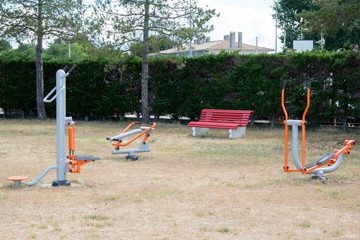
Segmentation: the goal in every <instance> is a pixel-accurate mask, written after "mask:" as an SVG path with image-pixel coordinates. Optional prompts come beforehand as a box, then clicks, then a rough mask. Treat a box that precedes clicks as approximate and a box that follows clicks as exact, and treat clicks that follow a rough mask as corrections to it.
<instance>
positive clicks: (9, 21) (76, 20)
mask: <svg viewBox="0 0 360 240" xmlns="http://www.w3.org/2000/svg"><path fill="white" fill-rule="evenodd" d="M84 11H85V8H84V5H83V3H82V1H79V0H52V1H47V0H0V30H1V36H2V37H7V38H10V37H12V38H15V39H16V40H25V39H26V40H30V41H31V40H35V41H36V93H37V98H36V102H37V112H38V118H39V119H45V118H46V112H45V107H44V102H43V101H42V99H43V96H44V80H43V60H42V51H43V40H44V39H50V38H51V37H59V38H64V37H65V36H69V35H73V34H75V33H77V32H79V31H80V29H81V27H82V19H83V16H84Z"/></svg>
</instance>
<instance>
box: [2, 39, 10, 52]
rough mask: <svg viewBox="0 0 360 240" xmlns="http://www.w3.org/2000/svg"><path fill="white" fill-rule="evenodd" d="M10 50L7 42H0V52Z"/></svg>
mask: <svg viewBox="0 0 360 240" xmlns="http://www.w3.org/2000/svg"><path fill="white" fill-rule="evenodd" d="M11 49H12V47H11V44H10V43H9V42H8V41H6V40H4V39H2V40H0V52H4V51H9V50H11Z"/></svg>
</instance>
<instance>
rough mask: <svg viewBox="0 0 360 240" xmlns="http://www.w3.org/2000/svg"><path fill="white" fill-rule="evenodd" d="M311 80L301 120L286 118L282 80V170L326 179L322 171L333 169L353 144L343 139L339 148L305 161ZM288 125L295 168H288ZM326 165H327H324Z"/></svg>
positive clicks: (339, 163)
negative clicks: (300, 131)
mask: <svg viewBox="0 0 360 240" xmlns="http://www.w3.org/2000/svg"><path fill="white" fill-rule="evenodd" d="M311 81H312V79H310V80H309V84H308V87H307V105H306V108H305V111H304V114H303V116H302V120H291V119H288V114H287V112H286V109H285V104H284V97H285V86H286V81H284V82H283V87H282V92H281V107H282V109H283V111H284V115H285V121H284V124H285V163H284V166H283V168H284V172H301V173H302V174H314V176H312V178H315V179H326V177H325V176H324V173H329V172H333V171H335V170H336V169H337V168H338V167H339V166H340V165H341V163H342V161H343V160H344V155H348V154H350V148H352V147H353V146H354V144H355V141H354V140H345V146H344V147H343V148H342V149H340V150H334V153H327V154H325V155H324V156H322V157H321V158H319V159H317V160H316V161H315V162H314V163H308V164H306V162H305V125H306V121H305V117H306V114H307V111H308V110H309V107H310V88H311ZM289 126H291V128H292V148H291V150H292V157H293V162H294V164H295V166H296V169H290V167H289V165H288V136H289V133H288V130H289ZM298 127H301V129H302V158H301V162H300V160H299V157H298ZM326 166H327V167H326Z"/></svg>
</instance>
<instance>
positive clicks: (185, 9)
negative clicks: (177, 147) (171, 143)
mask: <svg viewBox="0 0 360 240" xmlns="http://www.w3.org/2000/svg"><path fill="white" fill-rule="evenodd" d="M94 10H95V11H96V13H95V14H94V16H96V17H97V20H98V21H100V22H108V23H110V25H111V27H112V29H110V30H108V37H110V36H112V40H113V41H115V42H117V43H118V44H120V45H121V46H123V47H126V46H128V47H129V45H130V44H131V43H136V44H138V45H137V46H138V48H140V49H141V56H142V71H141V104H142V110H141V112H142V120H143V122H149V107H148V106H149V99H148V78H149V63H148V54H149V47H150V41H151V37H152V36H156V37H158V38H165V37H169V38H170V39H171V40H172V41H173V42H174V43H176V45H181V44H183V43H184V42H186V41H189V40H191V39H193V38H194V37H196V36H203V34H204V33H206V32H209V31H211V30H212V29H213V26H212V25H208V24H207V23H208V21H209V20H210V19H211V18H212V17H213V16H214V15H216V13H215V10H214V9H208V8H205V9H203V8H201V7H198V6H197V4H196V2H193V3H192V5H191V6H190V2H189V1H188V0H172V1H170V0H113V1H111V0H97V1H96V4H95V7H94ZM190 16H191V19H192V21H191V23H192V28H190V27H189V19H190Z"/></svg>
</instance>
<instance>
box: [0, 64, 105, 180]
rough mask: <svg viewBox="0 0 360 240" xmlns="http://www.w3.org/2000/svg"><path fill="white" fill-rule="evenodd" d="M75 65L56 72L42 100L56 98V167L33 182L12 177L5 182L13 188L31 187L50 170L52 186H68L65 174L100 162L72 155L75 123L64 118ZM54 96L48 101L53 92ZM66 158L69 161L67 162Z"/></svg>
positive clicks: (92, 157)
mask: <svg viewBox="0 0 360 240" xmlns="http://www.w3.org/2000/svg"><path fill="white" fill-rule="evenodd" d="M75 67H76V65H74V66H72V67H71V68H70V70H69V71H68V72H67V73H65V71H66V70H67V67H65V68H64V69H59V70H58V71H57V72H56V87H54V88H53V89H52V90H51V91H50V93H49V94H48V95H47V96H46V97H45V98H44V99H43V101H44V102H47V103H50V102H52V101H54V99H55V98H56V165H53V166H49V167H48V168H46V169H45V170H44V171H43V172H42V173H41V174H40V175H39V176H38V177H37V178H36V179H35V180H34V181H32V182H21V181H22V180H26V179H28V177H25V176H12V177H8V178H7V180H11V181H13V182H14V184H15V186H20V185H27V186H32V185H35V184H36V183H38V182H39V181H40V180H41V179H42V178H43V177H44V176H45V175H46V174H47V173H48V172H49V171H50V170H53V169H56V170H57V179H56V180H55V181H53V182H52V186H54V187H56V186H70V185H71V182H70V181H69V180H66V172H72V173H80V166H81V165H83V164H85V163H88V162H90V161H95V160H100V158H98V157H94V156H80V155H74V151H75V122H74V121H73V120H72V117H66V77H67V76H68V75H69V74H70V73H71V72H72V71H73V70H74V69H75ZM55 90H56V94H55V95H54V96H53V97H52V98H51V99H49V97H50V96H51V95H52V94H53V93H54V92H55ZM66 125H67V126H68V128H69V155H68V156H67V157H66V156H65V155H66V153H65V145H66V144H65V135H66V132H65V130H66ZM67 158H68V159H69V160H67Z"/></svg>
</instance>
